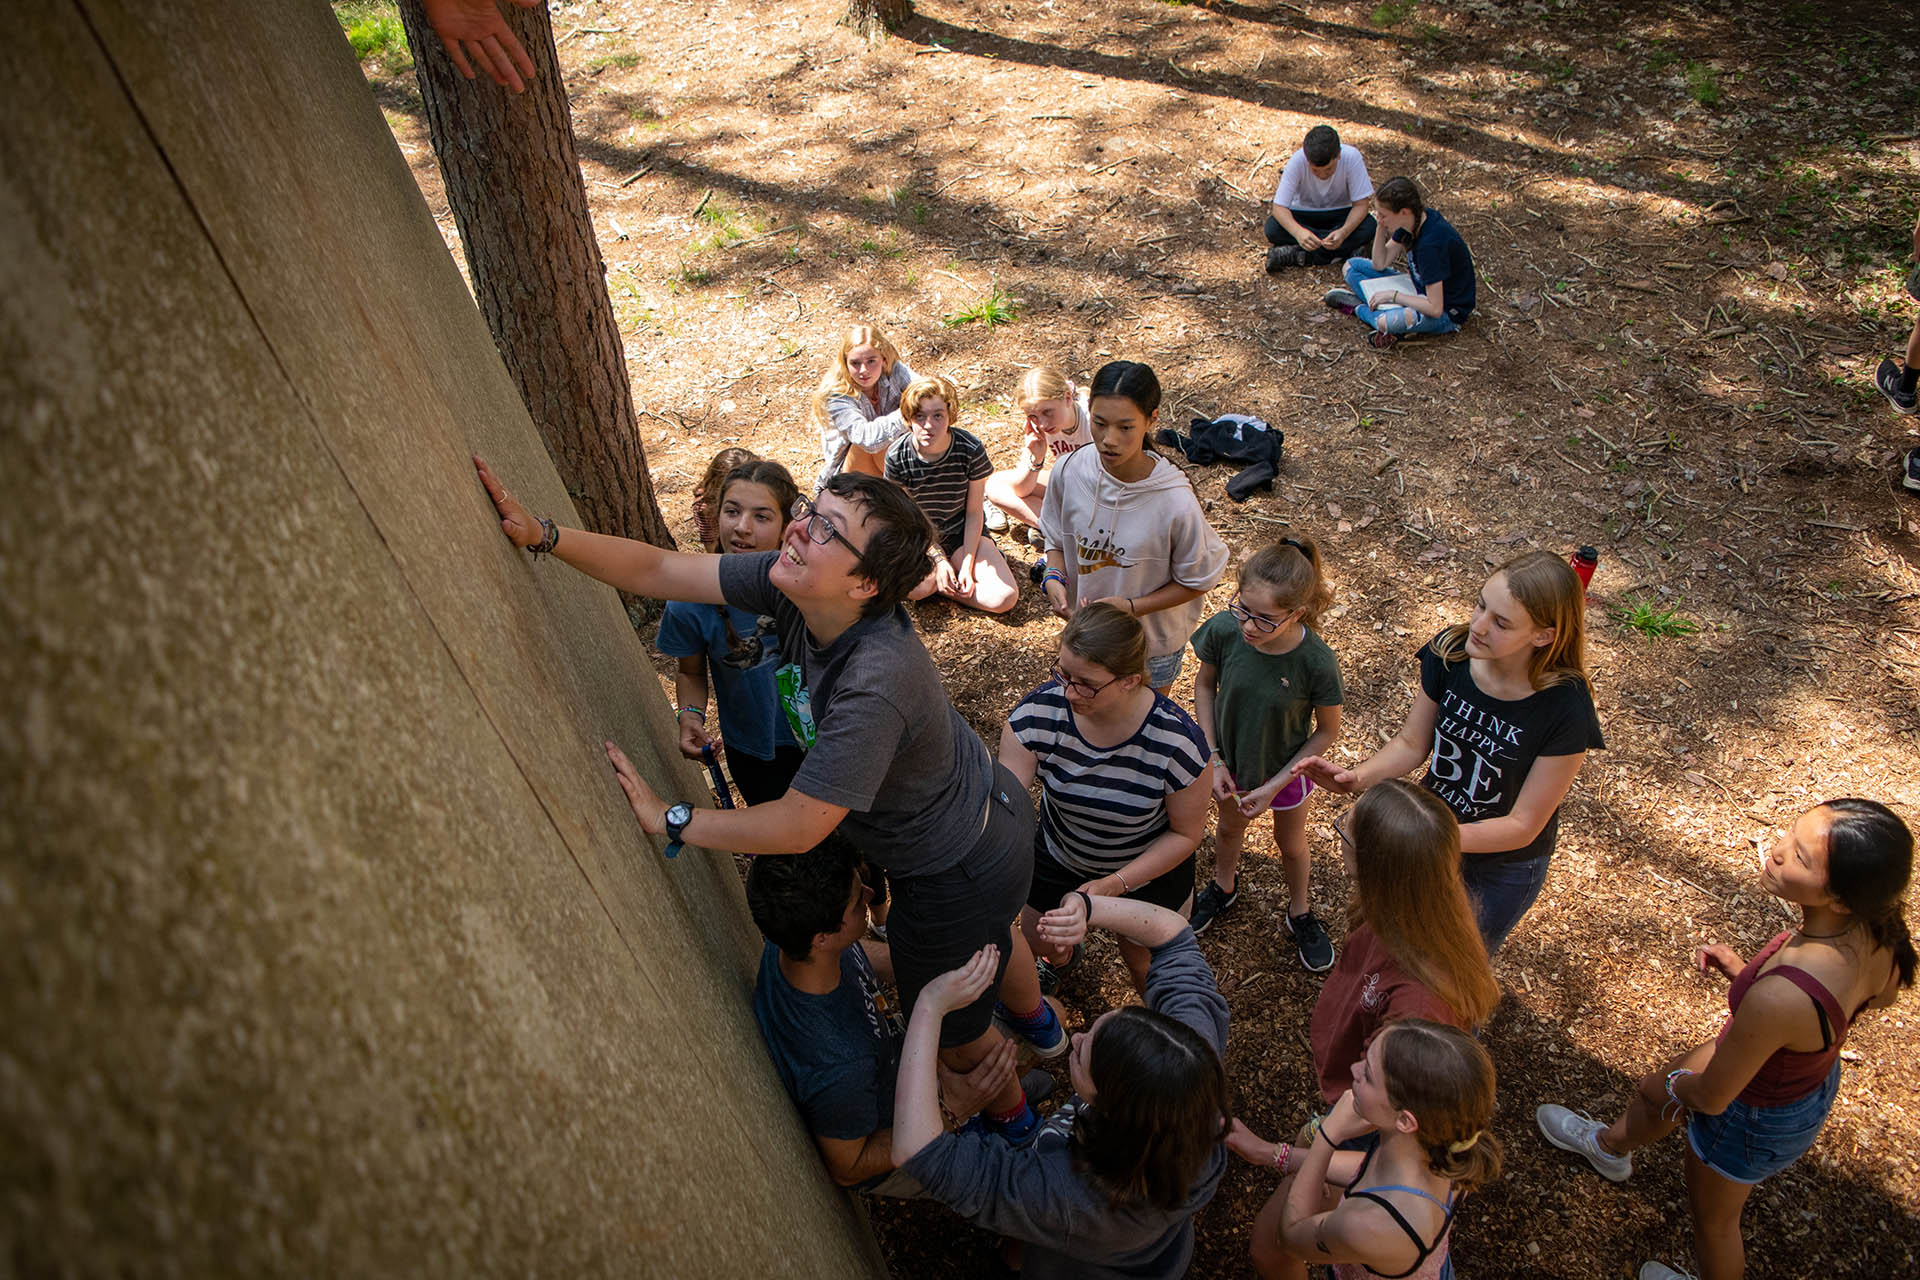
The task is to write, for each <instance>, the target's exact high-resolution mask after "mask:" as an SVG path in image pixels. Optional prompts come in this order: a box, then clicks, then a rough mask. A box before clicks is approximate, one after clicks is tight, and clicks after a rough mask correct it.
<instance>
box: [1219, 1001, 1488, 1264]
mask: <svg viewBox="0 0 1920 1280" xmlns="http://www.w3.org/2000/svg"><path fill="white" fill-rule="evenodd" d="M1350 1070H1351V1077H1352V1088H1351V1089H1350V1090H1349V1091H1348V1092H1346V1093H1345V1094H1343V1095H1342V1096H1341V1098H1340V1100H1339V1101H1338V1102H1336V1103H1335V1104H1334V1107H1333V1110H1332V1111H1331V1112H1330V1113H1329V1114H1328V1115H1327V1118H1326V1122H1325V1123H1324V1124H1322V1125H1321V1126H1320V1132H1319V1134H1318V1135H1317V1136H1316V1137H1315V1138H1314V1142H1313V1146H1312V1148H1311V1149H1309V1150H1308V1152H1307V1155H1306V1159H1305V1160H1304V1161H1303V1162H1302V1164H1301V1167H1300V1172H1299V1173H1298V1174H1296V1175H1295V1176H1293V1177H1292V1178H1289V1179H1288V1180H1287V1183H1288V1185H1286V1186H1285V1187H1283V1188H1282V1192H1283V1195H1276V1196H1275V1197H1274V1198H1273V1199H1272V1200H1269V1201H1268V1202H1267V1206H1266V1208H1264V1209H1262V1210H1261V1211H1260V1216H1259V1217H1257V1218H1256V1219H1254V1224H1253V1248H1252V1253H1253V1265H1254V1269H1255V1270H1257V1271H1258V1272H1259V1273H1260V1275H1261V1276H1262V1277H1263V1280H1281V1278H1282V1277H1285V1278H1286V1280H1306V1275H1307V1266H1308V1264H1309V1263H1312V1264H1316V1265H1330V1266H1331V1267H1332V1271H1333V1275H1334V1277H1335V1280H1362V1278H1363V1277H1370V1276H1391V1277H1395V1278H1396V1280H1452V1276H1453V1259H1452V1256H1451V1253H1452V1250H1451V1248H1450V1236H1451V1234H1452V1231H1453V1220H1454V1215H1455V1214H1456V1213H1457V1212H1458V1211H1459V1208H1460V1200H1461V1197H1463V1196H1465V1195H1466V1194H1467V1193H1469V1192H1471V1191H1472V1190H1474V1189H1475V1188H1476V1187H1479V1186H1482V1185H1484V1184H1485V1183H1487V1182H1490V1181H1492V1180H1493V1179H1494V1178H1497V1177H1498V1176H1499V1175H1500V1140H1499V1139H1498V1138H1496V1137H1495V1136H1494V1135H1493V1130H1492V1125H1493V1097H1494V1083H1495V1082H1494V1071H1493V1059H1491V1058H1489V1057H1488V1056H1487V1051H1486V1050H1485V1049H1484V1048H1482V1047H1481V1046H1480V1043H1479V1041H1477V1040H1475V1039H1474V1038H1473V1037H1472V1036H1470V1035H1468V1034H1467V1033H1466V1032H1464V1031H1461V1030H1460V1029H1459V1028H1457V1027H1448V1026H1442V1025H1441V1024H1439V1023H1436V1022H1425V1021H1422V1020H1420V1019H1417V1018H1415V1019H1411V1020H1409V1021H1406V1022H1396V1023H1394V1024H1393V1025H1392V1026H1390V1027H1388V1028H1387V1029H1386V1030H1385V1031H1383V1032H1381V1033H1380V1034H1379V1035H1378V1036H1376V1037H1374V1041H1373V1043H1372V1044H1371V1045H1369V1046H1367V1051H1366V1053H1365V1054H1364V1055H1363V1056H1362V1057H1361V1058H1360V1060H1359V1061H1357V1062H1355V1063H1354V1064H1353V1066H1352V1067H1351V1069H1350ZM1356 1148H1358V1149H1356ZM1329 1187H1337V1188H1339V1189H1340V1191H1339V1195H1338V1197H1337V1199H1336V1200H1335V1202H1334V1203H1333V1205H1332V1207H1331V1208H1329V1207H1328V1203H1327V1202H1328V1199H1329V1196H1330V1192H1329ZM1283 1196H1284V1198H1283ZM1276 1206H1278V1207H1277V1208H1276Z"/></svg>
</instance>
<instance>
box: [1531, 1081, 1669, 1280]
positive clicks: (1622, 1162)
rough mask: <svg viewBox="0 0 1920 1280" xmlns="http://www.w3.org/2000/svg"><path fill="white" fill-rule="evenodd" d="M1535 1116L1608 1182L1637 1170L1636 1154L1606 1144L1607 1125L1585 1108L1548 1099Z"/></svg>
mask: <svg viewBox="0 0 1920 1280" xmlns="http://www.w3.org/2000/svg"><path fill="white" fill-rule="evenodd" d="M1533 1120H1534V1123H1535V1124H1537V1125H1539V1126H1540V1132H1541V1133H1542V1134H1543V1135H1544V1136H1545V1137H1546V1139H1547V1141H1548V1142H1551V1143H1552V1144H1553V1145H1554V1146H1556V1147H1558V1148H1560V1149H1561V1150H1562V1151H1571V1152H1573V1154H1575V1155H1577V1156H1585V1157H1586V1158H1587V1163H1588V1164H1590V1165H1592V1166H1593V1171H1594V1172H1595V1173H1597V1174H1599V1175H1600V1176H1601V1177H1603V1178H1605V1179H1606V1180H1607V1181H1608V1182H1625V1181H1626V1180H1627V1178H1628V1177H1629V1176H1630V1175H1631V1174H1632V1173H1633V1157H1632V1156H1617V1155H1614V1154H1613V1153H1612V1152H1611V1151H1608V1150H1607V1149H1606V1148H1604V1147H1602V1146H1601V1145H1600V1135H1601V1134H1602V1133H1604V1132H1605V1131H1606V1128H1607V1126H1606V1125H1604V1124H1602V1123H1601V1122H1600V1121H1598V1120H1595V1119H1594V1118H1593V1117H1592V1116H1590V1115H1588V1114H1586V1113H1585V1112H1584V1111H1569V1110H1567V1109H1566V1108H1565V1107H1563V1106H1561V1105H1560V1104H1559V1103H1556V1102H1548V1103H1543V1104H1542V1105H1541V1106H1540V1108H1539V1109H1538V1110H1536V1111H1535V1112H1534V1113H1533ZM1642 1274H1644V1272H1643V1273H1642Z"/></svg>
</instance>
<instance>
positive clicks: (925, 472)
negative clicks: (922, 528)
mask: <svg viewBox="0 0 1920 1280" xmlns="http://www.w3.org/2000/svg"><path fill="white" fill-rule="evenodd" d="M900 415H901V417H903V418H905V419H906V420H907V422H908V424H909V426H908V430H907V433H906V434H905V435H903V436H901V437H900V438H899V439H898V440H896V441H894V443H893V446H892V447H891V448H889V449H888V450H887V462H886V476H887V479H889V480H891V481H893V482H894V483H895V484H897V485H899V486H900V487H901V488H903V489H905V490H906V491H907V492H908V493H909V494H911V495H912V496H913V500H914V502H915V503H916V504H918V506H919V508H920V510H921V511H922V512H923V513H925V515H926V517H927V522H928V523H929V524H931V525H932V526H933V531H934V535H935V541H934V545H933V546H932V547H930V548H928V551H927V555H928V559H929V560H930V561H931V562H932V567H931V568H930V569H929V570H928V571H927V576H926V577H925V578H924V579H922V580H921V582H920V585H919V586H917V587H915V588H914V589H913V594H912V596H911V597H909V598H910V599H914V600H924V599H926V598H927V597H928V596H930V595H932V594H934V593H935V592H936V591H937V592H939V593H940V594H941V595H943V596H945V597H947V598H948V599H949V600H952V601H954V602H955V603H956V604H964V605H969V606H971V607H973V608H975V609H984V610H985V611H986V612H988V613H1005V612H1006V611H1007V610H1009V609H1011V608H1013V606H1014V605H1016V604H1018V603H1019V602H1020V584H1019V583H1017V582H1015V581H1014V577H1013V570H1012V569H1010V568H1009V567H1008V566H1007V558H1006V557H1005V556H1003V555H1001V554H1000V548H999V547H997V546H995V545H994V541H993V539H992V538H989V537H988V536H987V535H986V532H985V531H984V529H983V527H982V522H983V520H984V519H985V507H984V503H985V501H986V496H985V495H986V488H987V477H988V475H990V474H991V473H992V471H993V464H992V463H990V462H988V461H987V449H986V446H985V445H983V444H981V443H980V439H979V437H978V436H976V435H974V434H973V433H972V432H971V431H967V430H965V429H963V428H960V427H956V426H954V425H953V424H954V423H955V422H956V421H958V420H959V417H960V393H959V392H958V391H956V390H955V389H954V385H953V383H952V382H950V381H948V380H947V379H946V378H937V377H936V378H915V379H914V380H913V381H912V382H910V383H908V384H907V389H906V390H905V391H903V392H901V393H900Z"/></svg>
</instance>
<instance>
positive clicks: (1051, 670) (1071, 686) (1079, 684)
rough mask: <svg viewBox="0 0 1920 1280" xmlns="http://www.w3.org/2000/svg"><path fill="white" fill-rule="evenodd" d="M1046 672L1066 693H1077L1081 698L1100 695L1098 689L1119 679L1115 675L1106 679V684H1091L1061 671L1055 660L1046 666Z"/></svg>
mask: <svg viewBox="0 0 1920 1280" xmlns="http://www.w3.org/2000/svg"><path fill="white" fill-rule="evenodd" d="M1047 674H1048V675H1050V676H1052V677H1053V679H1054V682H1055V683H1056V684H1058V685H1059V686H1060V687H1061V688H1062V689H1065V690H1066V691H1067V692H1068V693H1077V694H1079V695H1080V696H1081V697H1083V698H1097V697H1099V696H1100V691H1101V690H1102V689H1104V688H1106V687H1107V685H1112V684H1118V683H1119V682H1120V679H1121V677H1119V676H1115V677H1114V678H1113V679H1111V680H1109V681H1107V682H1106V684H1091V683H1089V682H1088V681H1085V680H1076V679H1074V678H1073V677H1072V676H1070V675H1068V674H1067V673H1066V672H1064V671H1062V670H1061V669H1060V664H1059V663H1057V662H1056V663H1054V664H1053V665H1052V666H1050V667H1048V668H1047Z"/></svg>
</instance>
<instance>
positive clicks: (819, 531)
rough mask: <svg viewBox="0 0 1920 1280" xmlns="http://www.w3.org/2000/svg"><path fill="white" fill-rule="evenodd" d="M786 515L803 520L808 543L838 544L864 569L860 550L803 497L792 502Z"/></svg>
mask: <svg viewBox="0 0 1920 1280" xmlns="http://www.w3.org/2000/svg"><path fill="white" fill-rule="evenodd" d="M788 514H789V515H791V516H792V517H793V518H794V519H795V520H805V521H806V522H807V541H808V542H811V543H813V544H814V545H815V546H816V547H824V546H826V545H827V543H829V542H838V543H839V544H840V545H841V546H843V547H845V548H846V549H847V550H849V551H851V552H853V558H854V559H855V560H857V561H859V563H860V567H861V568H863V569H864V568H866V566H867V558H866V556H864V555H862V554H861V552H860V548H858V547H856V546H854V545H853V543H852V542H850V541H849V540H848V539H847V535H846V534H844V533H842V532H840V531H839V530H838V529H836V528H834V527H833V521H831V520H829V519H827V518H826V517H825V516H823V515H821V514H820V513H819V512H818V511H816V510H814V507H813V503H811V502H809V501H808V500H807V499H806V498H805V497H804V496H802V497H798V498H795V499H794V500H793V506H792V508H791V509H790V510H789V512H788Z"/></svg>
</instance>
